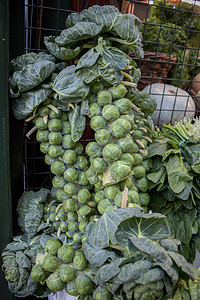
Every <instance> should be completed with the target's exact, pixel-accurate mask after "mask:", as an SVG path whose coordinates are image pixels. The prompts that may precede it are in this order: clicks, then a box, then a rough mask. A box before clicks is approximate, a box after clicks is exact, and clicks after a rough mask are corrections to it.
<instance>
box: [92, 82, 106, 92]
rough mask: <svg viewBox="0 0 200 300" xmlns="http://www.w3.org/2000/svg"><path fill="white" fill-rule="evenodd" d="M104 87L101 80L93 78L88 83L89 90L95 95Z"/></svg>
mask: <svg viewBox="0 0 200 300" xmlns="http://www.w3.org/2000/svg"><path fill="white" fill-rule="evenodd" d="M103 89H104V85H103V83H102V82H101V81H99V80H95V81H93V82H92V83H91V85H90V92H91V93H93V94H95V95H97V94H98V93H99V92H100V91H102V90H103Z"/></svg>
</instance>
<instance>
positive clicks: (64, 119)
mask: <svg viewBox="0 0 200 300" xmlns="http://www.w3.org/2000/svg"><path fill="white" fill-rule="evenodd" d="M60 120H61V121H67V120H68V115H67V114H66V112H64V111H62V110H61V116H60Z"/></svg>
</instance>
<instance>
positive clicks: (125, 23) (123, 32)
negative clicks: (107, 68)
mask: <svg viewBox="0 0 200 300" xmlns="http://www.w3.org/2000/svg"><path fill="white" fill-rule="evenodd" d="M141 29H142V22H141V20H140V19H139V18H137V17H136V16H134V15H132V14H124V15H120V16H119V17H118V18H117V19H116V21H115V23H114V25H113V29H112V31H113V32H114V33H115V34H117V35H118V36H119V37H120V38H121V39H122V40H123V41H126V43H125V45H127V47H128V49H129V50H130V51H132V52H133V53H135V54H136V55H137V56H138V57H141V58H142V57H143V56H144V52H143V48H142V33H141Z"/></svg>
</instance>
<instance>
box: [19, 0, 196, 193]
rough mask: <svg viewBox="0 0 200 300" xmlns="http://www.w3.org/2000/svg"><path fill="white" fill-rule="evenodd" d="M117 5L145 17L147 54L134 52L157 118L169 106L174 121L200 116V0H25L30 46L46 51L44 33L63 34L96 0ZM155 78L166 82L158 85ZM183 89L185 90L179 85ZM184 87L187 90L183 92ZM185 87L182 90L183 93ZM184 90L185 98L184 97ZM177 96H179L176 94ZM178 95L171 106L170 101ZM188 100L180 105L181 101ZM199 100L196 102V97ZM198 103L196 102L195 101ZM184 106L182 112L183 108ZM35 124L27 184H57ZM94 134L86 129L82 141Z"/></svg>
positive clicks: (27, 142)
mask: <svg viewBox="0 0 200 300" xmlns="http://www.w3.org/2000/svg"><path fill="white" fill-rule="evenodd" d="M95 4H98V5H107V4H108V5H114V6H116V7H117V8H118V9H119V10H120V11H121V12H122V13H132V14H135V15H136V16H138V18H140V19H141V20H142V23H143V32H142V34H143V47H144V58H143V59H141V60H139V59H138V58H137V57H134V55H133V54H132V53H130V56H131V57H133V58H134V59H135V61H136V63H137V65H138V67H139V68H140V70H141V79H140V81H139V83H138V89H139V90H143V89H147V90H148V91H149V93H150V94H151V95H152V96H154V97H156V99H157V97H158V98H159V100H158V101H160V102H159V103H160V104H159V107H158V108H157V115H156V118H157V119H156V123H157V124H158V125H159V124H161V123H162V122H163V120H162V117H163V116H164V115H163V112H165V116H166V115H167V117H168V120H169V122H171V121H172V120H173V117H174V116H175V114H177V113H178V114H179V115H180V114H181V116H186V115H187V112H188V110H190V112H191V116H199V109H200V108H199V101H200V95H199V93H198V86H200V79H199V77H198V76H197V74H198V73H199V72H200V5H199V4H200V3H199V2H198V1H190V3H187V2H184V1H179V0H170V1H167V0H154V1H153V0H140V1H139V0H138V1H136V0H135V1H133V0H132V1H129V0H128V1H127V0H125V1H124V0H123V1H122V0H120V1H117V0H116V1H114V0H108V1H106V0H99V1H98V0H87V1H86V0H74V1H66V0H65V1H64V0H45V1H44V0H24V20H25V21H24V31H25V32H24V33H25V41H24V52H25V53H27V52H31V51H34V52H40V51H45V46H44V44H43V39H44V37H45V36H49V35H59V33H60V32H61V30H63V29H64V28H65V19H66V17H67V16H68V15H69V14H70V13H72V12H77V11H79V12H80V11H82V10H83V9H85V8H88V7H90V6H92V5H95ZM153 84H160V85H158V86H156V89H155V88H154V85H153ZM179 89H181V90H179ZM182 91H183V92H182ZM180 92H181V94H180ZM180 95H181V100H180V99H179V97H180ZM172 96H173V97H172ZM171 98H173V100H172V104H171V106H170V107H169V106H164V105H165V104H166V101H167V102H169V99H171ZM180 101H182V104H183V103H184V105H182V106H181V105H179V106H178V107H177V103H179V102H180ZM191 101H193V102H191ZM191 103H193V106H191ZM177 111H178V112H177ZM30 129H31V125H30V124H29V123H26V122H25V123H24V190H30V189H33V190H38V189H39V188H40V187H47V188H49V187H51V180H52V178H51V174H50V172H49V166H47V165H46V164H45V162H44V156H43V155H42V154H41V152H40V149H39V143H38V142H37V141H36V139H35V136H34V134H32V135H31V136H30V138H27V137H26V134H27V132H28V131H29V130H30ZM90 140H92V134H91V133H90V134H89V135H87V133H86V134H84V136H83V137H82V142H83V143H87V142H88V141H90Z"/></svg>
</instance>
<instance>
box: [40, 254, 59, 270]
mask: <svg viewBox="0 0 200 300" xmlns="http://www.w3.org/2000/svg"><path fill="white" fill-rule="evenodd" d="M58 265H59V259H58V258H57V257H56V256H53V255H47V256H46V257H45V258H44V259H43V262H42V267H43V269H44V270H45V271H48V272H54V271H55V270H56V269H57V267H58Z"/></svg>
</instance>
